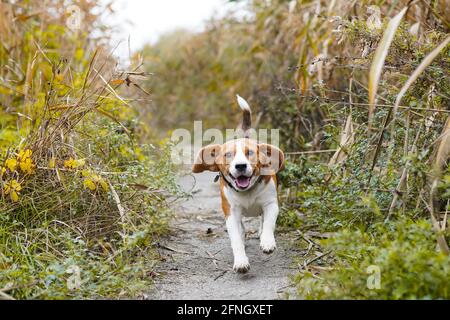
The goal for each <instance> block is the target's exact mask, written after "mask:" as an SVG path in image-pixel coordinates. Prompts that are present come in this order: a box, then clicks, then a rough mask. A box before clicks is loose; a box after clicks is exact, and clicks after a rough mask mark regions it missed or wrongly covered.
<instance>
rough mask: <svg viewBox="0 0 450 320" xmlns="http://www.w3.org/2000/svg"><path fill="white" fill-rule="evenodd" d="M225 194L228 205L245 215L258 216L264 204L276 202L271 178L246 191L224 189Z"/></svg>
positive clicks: (274, 188)
mask: <svg viewBox="0 0 450 320" xmlns="http://www.w3.org/2000/svg"><path fill="white" fill-rule="evenodd" d="M225 196H226V198H227V200H228V202H229V203H230V206H231V207H232V208H233V207H234V208H237V209H239V211H240V212H241V213H242V215H243V216H245V217H256V216H259V215H261V214H262V213H263V208H264V207H265V206H267V205H269V204H270V203H273V202H277V192H276V186H275V183H274V181H273V180H270V181H269V182H268V183H264V182H260V183H259V184H258V185H257V186H255V188H253V189H252V190H249V191H247V192H236V191H234V190H231V189H226V190H225Z"/></svg>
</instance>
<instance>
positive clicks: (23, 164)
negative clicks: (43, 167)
mask: <svg viewBox="0 0 450 320" xmlns="http://www.w3.org/2000/svg"><path fill="white" fill-rule="evenodd" d="M19 165H20V170H22V172H25V173H28V174H32V173H33V169H34V167H35V165H34V164H33V160H31V159H30V158H24V159H22V160H21V161H20V164H19Z"/></svg>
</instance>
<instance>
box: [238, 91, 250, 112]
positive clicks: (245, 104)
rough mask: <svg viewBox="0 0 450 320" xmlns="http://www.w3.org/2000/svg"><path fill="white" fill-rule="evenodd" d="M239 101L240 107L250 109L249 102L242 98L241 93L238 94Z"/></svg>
mask: <svg viewBox="0 0 450 320" xmlns="http://www.w3.org/2000/svg"><path fill="white" fill-rule="evenodd" d="M236 98H237V102H238V104H239V107H241V109H242V110H247V111H250V106H249V105H248V102H247V101H245V99H244V98H242V97H241V96H240V95H238V94H237V95H236Z"/></svg>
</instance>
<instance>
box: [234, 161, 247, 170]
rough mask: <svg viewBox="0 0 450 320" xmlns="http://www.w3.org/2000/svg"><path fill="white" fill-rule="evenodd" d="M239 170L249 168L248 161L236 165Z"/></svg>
mask: <svg viewBox="0 0 450 320" xmlns="http://www.w3.org/2000/svg"><path fill="white" fill-rule="evenodd" d="M234 167H235V168H236V170H237V171H245V170H246V169H247V164H246V163H239V164H236V165H235V166H234Z"/></svg>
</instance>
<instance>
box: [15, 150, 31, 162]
mask: <svg viewBox="0 0 450 320" xmlns="http://www.w3.org/2000/svg"><path fill="white" fill-rule="evenodd" d="M32 154H33V151H31V150H30V149H25V150H20V152H19V155H18V156H17V158H18V159H23V160H24V159H27V158H31V155H32Z"/></svg>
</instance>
